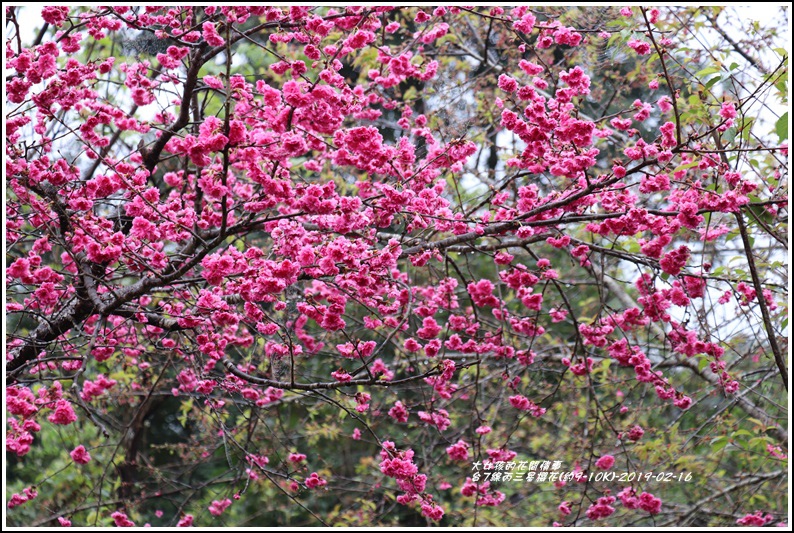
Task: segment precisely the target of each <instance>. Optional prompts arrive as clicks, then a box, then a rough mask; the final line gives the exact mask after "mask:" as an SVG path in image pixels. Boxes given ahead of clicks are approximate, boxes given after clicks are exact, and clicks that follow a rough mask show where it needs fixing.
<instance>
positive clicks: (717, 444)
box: [711, 436, 730, 453]
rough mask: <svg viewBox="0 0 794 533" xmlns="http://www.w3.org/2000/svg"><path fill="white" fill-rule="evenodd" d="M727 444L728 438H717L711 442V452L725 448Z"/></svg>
mask: <svg viewBox="0 0 794 533" xmlns="http://www.w3.org/2000/svg"><path fill="white" fill-rule="evenodd" d="M729 443H730V441H729V440H728V437H725V436H723V437H717V438H716V439H714V440H712V441H711V451H712V452H714V453H716V452H718V451H720V450H722V449H723V448H725V447H726V446H727V445H728V444H729Z"/></svg>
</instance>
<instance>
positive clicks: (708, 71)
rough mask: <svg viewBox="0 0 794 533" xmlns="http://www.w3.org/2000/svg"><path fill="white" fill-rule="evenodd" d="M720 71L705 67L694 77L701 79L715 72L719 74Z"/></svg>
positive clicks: (715, 68)
mask: <svg viewBox="0 0 794 533" xmlns="http://www.w3.org/2000/svg"><path fill="white" fill-rule="evenodd" d="M719 71H720V69H719V68H718V67H706V68H704V69H702V70H699V71H698V73H697V74H695V77H697V78H703V77H704V76H708V75H709V74H714V73H715V72H719Z"/></svg>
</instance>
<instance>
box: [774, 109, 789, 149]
mask: <svg viewBox="0 0 794 533" xmlns="http://www.w3.org/2000/svg"><path fill="white" fill-rule="evenodd" d="M775 133H777V136H778V137H779V138H780V142H783V141H785V140H786V139H788V111H786V112H785V113H783V116H781V117H780V118H779V119H777V122H776V123H775Z"/></svg>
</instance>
